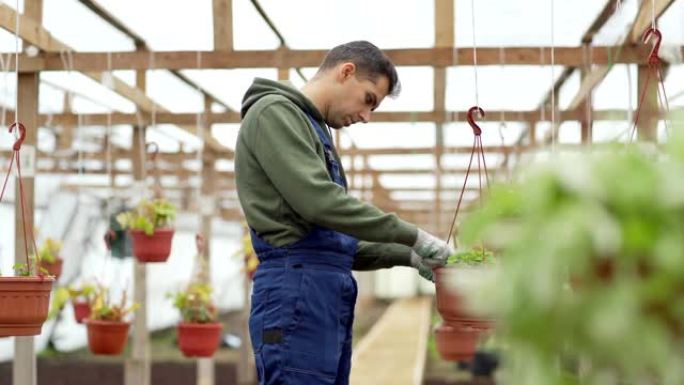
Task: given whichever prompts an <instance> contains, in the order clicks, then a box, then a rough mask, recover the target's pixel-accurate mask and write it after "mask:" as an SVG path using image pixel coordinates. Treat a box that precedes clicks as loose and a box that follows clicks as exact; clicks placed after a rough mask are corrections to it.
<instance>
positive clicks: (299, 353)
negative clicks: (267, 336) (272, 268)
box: [283, 269, 344, 383]
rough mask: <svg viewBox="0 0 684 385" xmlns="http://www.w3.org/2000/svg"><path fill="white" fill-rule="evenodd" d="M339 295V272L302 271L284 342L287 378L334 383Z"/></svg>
mask: <svg viewBox="0 0 684 385" xmlns="http://www.w3.org/2000/svg"><path fill="white" fill-rule="evenodd" d="M340 294H341V282H340V278H339V274H338V273H333V272H326V271H317V270H306V269H304V271H303V274H302V276H301V285H300V286H299V291H298V292H297V295H296V300H295V308H294V313H293V317H292V322H291V324H290V326H289V327H288V329H287V330H286V332H285V339H284V350H285V360H284V362H283V364H284V369H285V370H286V371H289V372H290V376H294V377H297V378H302V379H304V378H305V377H310V376H314V377H316V378H318V379H320V380H323V381H325V382H324V383H328V382H330V383H334V381H335V377H336V376H337V367H338V364H339V359H340V354H341V348H342V342H343V338H344V327H343V326H342V325H341V324H340V315H339V314H338V312H339V302H340Z"/></svg>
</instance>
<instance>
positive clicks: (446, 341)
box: [435, 323, 481, 361]
mask: <svg viewBox="0 0 684 385" xmlns="http://www.w3.org/2000/svg"><path fill="white" fill-rule="evenodd" d="M480 333H481V332H480V331H479V330H477V329H474V328H472V327H469V326H462V325H450V324H445V323H442V324H440V325H439V326H437V328H435V342H436V345H437V352H439V355H440V356H441V357H442V358H443V359H445V360H447V361H470V360H471V359H472V358H473V356H474V355H475V350H476V348H477V342H478V339H479V337H480Z"/></svg>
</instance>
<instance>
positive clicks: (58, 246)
mask: <svg viewBox="0 0 684 385" xmlns="http://www.w3.org/2000/svg"><path fill="white" fill-rule="evenodd" d="M60 250H62V242H60V241H57V240H55V239H52V238H50V237H47V238H45V241H43V244H42V245H41V246H40V247H39V248H38V253H37V255H38V258H35V260H36V261H38V266H39V269H41V270H43V271H45V272H47V274H49V275H53V276H55V279H59V276H60V275H61V274H62V265H63V263H64V260H63V259H62V258H61V257H60V256H59V252H60Z"/></svg>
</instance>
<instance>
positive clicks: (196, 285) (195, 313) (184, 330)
mask: <svg viewBox="0 0 684 385" xmlns="http://www.w3.org/2000/svg"><path fill="white" fill-rule="evenodd" d="M211 292H212V289H211V286H210V285H209V284H206V283H200V282H192V283H190V284H189V285H188V286H187V287H186V288H185V289H184V290H181V291H178V292H176V293H175V294H173V295H172V296H171V297H172V298H173V306H174V307H175V308H177V309H178V310H179V311H180V314H181V318H182V321H181V322H180V323H179V324H178V329H177V330H178V345H179V347H180V350H181V351H182V352H183V355H185V356H186V357H211V356H213V355H214V353H215V352H216V349H217V348H218V345H219V342H220V336H221V328H222V325H221V323H220V322H217V321H216V318H217V309H216V306H214V303H213V301H212V299H211Z"/></svg>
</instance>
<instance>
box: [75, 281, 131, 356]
mask: <svg viewBox="0 0 684 385" xmlns="http://www.w3.org/2000/svg"><path fill="white" fill-rule="evenodd" d="M126 298H127V297H126V292H125V291H124V292H123V294H122V296H121V301H119V303H116V304H115V303H111V302H110V298H109V295H108V293H107V289H106V288H105V287H103V286H101V285H100V286H97V289H96V292H95V295H94V298H93V300H92V301H91V302H90V304H91V311H90V316H89V317H88V318H86V319H85V324H86V326H87V327H88V346H89V347H90V351H91V352H93V354H105V355H117V354H120V353H121V352H122V351H123V349H124V347H125V346H126V340H127V337H128V328H129V326H130V323H129V322H126V321H124V318H125V317H126V316H127V315H128V314H130V313H132V312H134V311H135V310H136V309H137V308H138V307H139V305H138V304H135V303H134V304H132V305H130V306H126Z"/></svg>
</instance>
